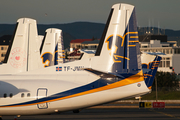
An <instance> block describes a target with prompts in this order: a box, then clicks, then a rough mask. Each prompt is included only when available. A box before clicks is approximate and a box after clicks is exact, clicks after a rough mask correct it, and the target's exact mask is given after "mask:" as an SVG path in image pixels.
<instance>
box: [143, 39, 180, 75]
mask: <svg viewBox="0 0 180 120" xmlns="http://www.w3.org/2000/svg"><path fill="white" fill-rule="evenodd" d="M140 50H141V51H142V52H161V53H165V54H166V55H160V56H161V57H162V60H161V63H160V65H159V68H158V71H164V72H172V71H173V69H174V72H175V73H177V74H179V73H180V47H178V46H177V42H176V41H170V42H168V41H167V42H161V41H160V40H150V42H140Z"/></svg>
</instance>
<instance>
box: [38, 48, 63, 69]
mask: <svg viewBox="0 0 180 120" xmlns="http://www.w3.org/2000/svg"><path fill="white" fill-rule="evenodd" d="M58 52H62V54H63V56H60V57H59V58H65V56H64V50H62V51H58V50H57V51H55V52H54V53H51V52H45V53H44V54H43V55H42V56H41V59H42V63H43V64H44V67H48V66H52V65H57V64H58Z"/></svg>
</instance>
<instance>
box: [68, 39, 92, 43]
mask: <svg viewBox="0 0 180 120" xmlns="http://www.w3.org/2000/svg"><path fill="white" fill-rule="evenodd" d="M84 41H92V39H75V40H71V42H70V43H82V42H84Z"/></svg>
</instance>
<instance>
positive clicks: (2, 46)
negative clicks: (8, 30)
mask: <svg viewBox="0 0 180 120" xmlns="http://www.w3.org/2000/svg"><path fill="white" fill-rule="evenodd" d="M11 37H12V36H11V35H4V36H2V37H0V62H3V60H4V58H5V55H6V52H7V49H8V47H9V43H10V40H11Z"/></svg>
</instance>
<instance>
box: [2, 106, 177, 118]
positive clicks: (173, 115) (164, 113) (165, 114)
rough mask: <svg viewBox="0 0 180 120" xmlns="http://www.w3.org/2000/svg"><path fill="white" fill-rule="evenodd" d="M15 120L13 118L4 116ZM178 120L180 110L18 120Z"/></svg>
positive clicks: (111, 110)
mask: <svg viewBox="0 0 180 120" xmlns="http://www.w3.org/2000/svg"><path fill="white" fill-rule="evenodd" d="M2 118H3V120H13V119H14V117H13V116H3V117H2ZM132 119H133V120H171V119H173V120H176V119H177V120H178V119H180V109H177V108H173V109H170V108H169V109H138V108H91V109H84V110H82V111H80V113H73V112H71V111H70V112H64V113H60V114H51V115H37V116H21V117H20V118H17V120H132Z"/></svg>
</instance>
